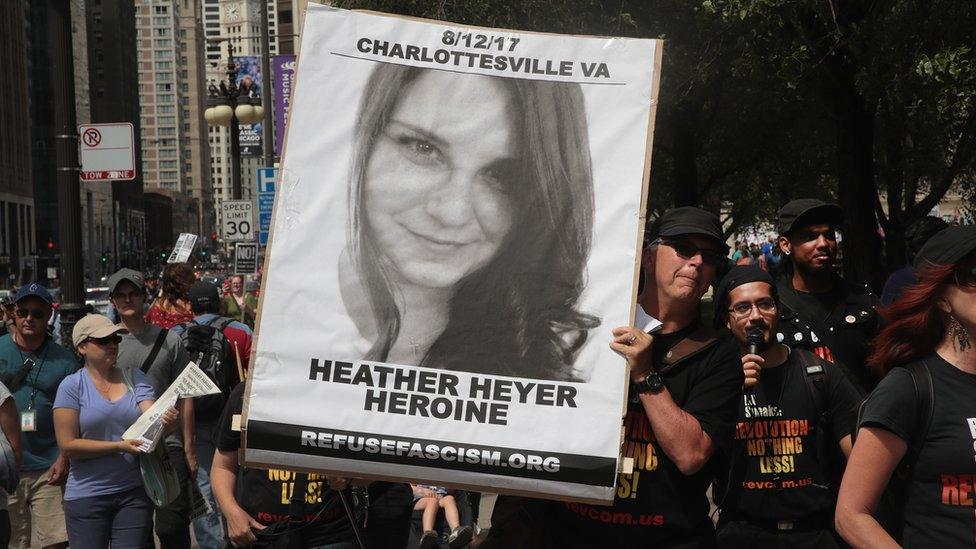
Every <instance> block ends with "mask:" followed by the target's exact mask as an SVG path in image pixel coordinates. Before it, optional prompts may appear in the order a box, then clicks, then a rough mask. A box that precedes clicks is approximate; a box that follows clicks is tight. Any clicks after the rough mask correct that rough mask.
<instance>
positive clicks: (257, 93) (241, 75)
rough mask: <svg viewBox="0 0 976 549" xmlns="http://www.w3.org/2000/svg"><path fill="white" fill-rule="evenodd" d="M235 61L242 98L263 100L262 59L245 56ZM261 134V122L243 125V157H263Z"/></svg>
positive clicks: (241, 127)
mask: <svg viewBox="0 0 976 549" xmlns="http://www.w3.org/2000/svg"><path fill="white" fill-rule="evenodd" d="M234 61H235V62H236V63H237V87H238V88H239V89H240V90H241V97H245V96H246V97H250V98H252V99H253V98H261V96H262V93H261V92H262V90H263V85H262V83H261V58H260V57H258V56H256V55H243V56H239V57H236V58H235V59H234ZM262 103H263V102H262ZM261 133H262V129H261V122H258V123H257V124H241V126H240V138H241V156H261V154H262V151H261Z"/></svg>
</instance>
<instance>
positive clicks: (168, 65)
mask: <svg viewBox="0 0 976 549" xmlns="http://www.w3.org/2000/svg"><path fill="white" fill-rule="evenodd" d="M172 68H173V62H172V61H156V70H166V69H172Z"/></svg>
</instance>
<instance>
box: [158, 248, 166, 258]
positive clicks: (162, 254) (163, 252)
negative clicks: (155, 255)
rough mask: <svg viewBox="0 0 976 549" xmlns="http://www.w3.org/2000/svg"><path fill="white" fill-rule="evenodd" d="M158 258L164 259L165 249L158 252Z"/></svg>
mask: <svg viewBox="0 0 976 549" xmlns="http://www.w3.org/2000/svg"><path fill="white" fill-rule="evenodd" d="M159 259H166V251H165V250H163V251H161V252H159Z"/></svg>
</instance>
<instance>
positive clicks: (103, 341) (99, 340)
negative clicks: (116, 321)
mask: <svg viewBox="0 0 976 549" xmlns="http://www.w3.org/2000/svg"><path fill="white" fill-rule="evenodd" d="M88 341H91V342H92V343H94V344H95V345H99V346H101V345H112V344H115V345H118V344H119V343H122V336H118V335H110V336H106V337H90V338H88Z"/></svg>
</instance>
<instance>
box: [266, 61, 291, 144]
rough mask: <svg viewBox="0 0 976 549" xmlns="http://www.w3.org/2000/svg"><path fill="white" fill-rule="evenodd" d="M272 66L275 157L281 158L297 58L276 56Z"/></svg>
mask: <svg viewBox="0 0 976 549" xmlns="http://www.w3.org/2000/svg"><path fill="white" fill-rule="evenodd" d="M271 66H272V69H271V73H272V74H273V75H274V84H273V86H274V92H273V93H274V124H275V132H274V133H275V142H274V153H275V156H281V146H282V144H283V143H284V142H285V126H286V125H287V124H288V111H289V110H291V89H292V86H293V85H294V83H295V56H294V55H275V56H274V57H272V58H271Z"/></svg>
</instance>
